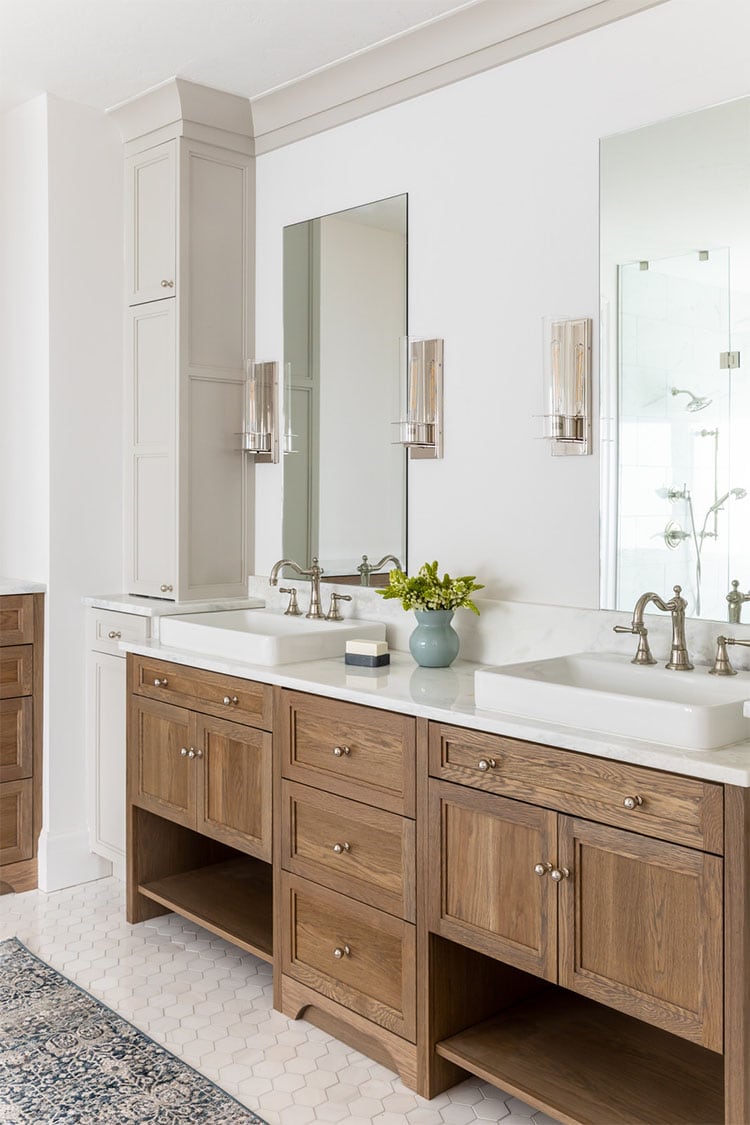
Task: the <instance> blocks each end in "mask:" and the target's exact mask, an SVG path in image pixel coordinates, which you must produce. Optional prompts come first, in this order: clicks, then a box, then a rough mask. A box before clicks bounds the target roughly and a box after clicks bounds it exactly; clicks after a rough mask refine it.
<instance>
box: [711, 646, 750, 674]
mask: <svg viewBox="0 0 750 1125" xmlns="http://www.w3.org/2000/svg"><path fill="white" fill-rule="evenodd" d="M727 645H745V647H747V648H750V641H741V640H739V638H737V637H717V638H716V659H715V660H714V666H713V668H711V669H710V671H709V675H711V676H736V675H737V670H736V668H733V667H732V663H731V661H730V659H729V653H728V652H727Z"/></svg>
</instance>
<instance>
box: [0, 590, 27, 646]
mask: <svg viewBox="0 0 750 1125" xmlns="http://www.w3.org/2000/svg"><path fill="white" fill-rule="evenodd" d="M33 640H34V598H33V596H32V595H30V594H3V595H2V597H0V645H25V644H31V643H32V642H33Z"/></svg>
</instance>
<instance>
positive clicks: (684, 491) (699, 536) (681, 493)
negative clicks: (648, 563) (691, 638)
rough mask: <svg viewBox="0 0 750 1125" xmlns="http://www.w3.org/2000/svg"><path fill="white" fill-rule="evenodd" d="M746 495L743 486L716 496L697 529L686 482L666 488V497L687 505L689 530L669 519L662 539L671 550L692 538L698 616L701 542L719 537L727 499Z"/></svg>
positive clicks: (697, 614) (742, 497) (701, 578)
mask: <svg viewBox="0 0 750 1125" xmlns="http://www.w3.org/2000/svg"><path fill="white" fill-rule="evenodd" d="M660 491H663V490H660ZM746 496H747V491H746V489H744V488H730V489H729V490H728V491H727V492H725V493H724V495H723V496H718V497H717V498H716V500H714V502H713V504H712V505H711V507H710V508H709V509H708V511H707V512H706V514H705V516H704V519H703V524H702V525H701V529H700V531H698V530H697V526H696V520H695V511H694V508H693V498H692V496H691V493H690V489H689V488H688V486H687V485H686V484H683V486H682V488H670V489H668V490H667V497H668V499H670V500H672V501H676V500H684V501H685V504H686V507H687V513H688V519H689V522H690V532H686V531H683V530H682V529H681V528H680V526H679V524H676V523H675V521H674V520H669V521H668V522H667V526H666V527H665V529H664V541H665V543H666V544H667V546H668V547H669V548H670V549H671V550H676V549H677V548H678V547H679V546H681V544H682V543H683V542H685V540H687V539H690V540H692V545H693V549H694V551H695V613H696V616H698V617H699V616H700V614H701V609H702V605H701V586H702V580H703V566H702V555H703V544H704V543H705V541H706V539H718V538H719V525H718V517H719V512H722V511H723V510H724V505H725V504H726V502H727V500H730V499H732V498H734V499H736V500H744V499H745V497H746ZM711 516H713V518H714V523H713V531H708V530H707V528H708V521H709V520H710V519H711ZM730 620H731V618H730Z"/></svg>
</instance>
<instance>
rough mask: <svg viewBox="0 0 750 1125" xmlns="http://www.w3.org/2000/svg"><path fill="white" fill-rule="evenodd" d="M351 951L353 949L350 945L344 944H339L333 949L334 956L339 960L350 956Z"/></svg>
mask: <svg viewBox="0 0 750 1125" xmlns="http://www.w3.org/2000/svg"><path fill="white" fill-rule="evenodd" d="M350 953H351V949H350V948H349V946H348V945H344V946H343V947H342V946H340V945H337V946H336V948H335V949H334V951H333V956H334V957H335V958H336V960H337V961H340V960H341V958H342V957H348V956H349V954H350Z"/></svg>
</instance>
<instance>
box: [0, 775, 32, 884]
mask: <svg viewBox="0 0 750 1125" xmlns="http://www.w3.org/2000/svg"><path fill="white" fill-rule="evenodd" d="M33 800H34V782H33V781H32V780H31V778H28V779H27V780H24V781H4V782H2V784H0V865H2V864H5V863H20V862H21V860H24V859H31V857H32V856H33V854H34V839H33V836H34V833H33V829H32V824H33V817H32V806H33Z"/></svg>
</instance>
